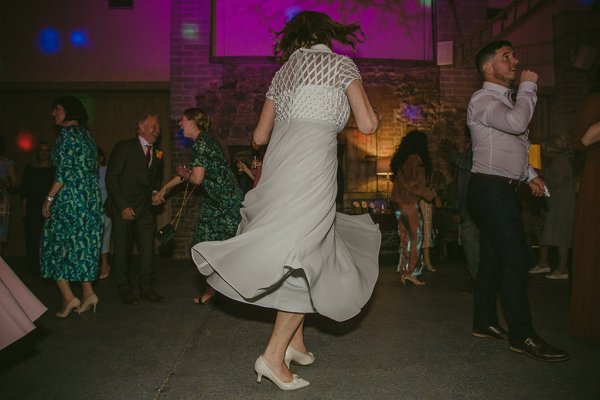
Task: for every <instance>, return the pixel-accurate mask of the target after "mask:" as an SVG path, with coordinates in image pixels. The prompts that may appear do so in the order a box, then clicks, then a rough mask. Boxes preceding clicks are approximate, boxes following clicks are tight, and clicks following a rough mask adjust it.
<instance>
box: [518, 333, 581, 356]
mask: <svg viewBox="0 0 600 400" xmlns="http://www.w3.org/2000/svg"><path fill="white" fill-rule="evenodd" d="M508 348H509V349H510V350H512V351H514V352H516V353H524V354H526V355H528V356H529V357H531V358H535V359H536V360H538V361H567V360H568V359H569V357H570V356H569V353H567V352H566V351H564V350H561V349H557V348H556V347H554V346H552V345H550V344H548V343H546V342H545V341H544V339H542V338H541V337H539V336H532V337H529V338H526V339H524V340H520V341H510V342H509V345H508Z"/></svg>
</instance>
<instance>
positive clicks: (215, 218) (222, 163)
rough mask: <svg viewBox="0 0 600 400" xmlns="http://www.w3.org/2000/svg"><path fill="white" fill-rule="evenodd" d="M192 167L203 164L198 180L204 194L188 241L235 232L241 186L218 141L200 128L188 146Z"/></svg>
mask: <svg viewBox="0 0 600 400" xmlns="http://www.w3.org/2000/svg"><path fill="white" fill-rule="evenodd" d="M193 167H204V168H205V172H204V180H203V181H202V183H201V184H200V186H201V187H202V189H204V193H205V194H204V199H203V201H202V206H201V208H200V220H199V221H198V224H197V225H196V230H195V232H194V237H193V239H192V245H195V244H197V243H200V242H206V241H213V240H226V239H229V238H231V237H233V236H235V234H236V232H237V227H238V224H239V222H240V218H241V217H240V208H241V207H242V200H243V195H242V190H241V189H240V187H239V185H238V183H237V180H236V178H235V174H234V173H233V171H232V169H231V168H230V167H229V165H227V160H226V159H225V155H224V154H223V150H222V149H221V145H220V144H219V143H218V142H217V141H216V139H214V138H213V137H212V136H210V135H208V134H207V133H206V132H201V133H200V135H199V136H198V138H197V139H196V141H195V142H194V145H193V146H192V168H193Z"/></svg>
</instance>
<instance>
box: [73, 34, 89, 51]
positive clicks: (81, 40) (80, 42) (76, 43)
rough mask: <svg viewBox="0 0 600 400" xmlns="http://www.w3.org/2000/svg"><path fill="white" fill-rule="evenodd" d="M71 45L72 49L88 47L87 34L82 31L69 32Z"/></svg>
mask: <svg viewBox="0 0 600 400" xmlns="http://www.w3.org/2000/svg"><path fill="white" fill-rule="evenodd" d="M71 44H72V45H73V47H88V45H89V44H90V42H89V40H88V36H87V33H85V32H84V31H73V32H71Z"/></svg>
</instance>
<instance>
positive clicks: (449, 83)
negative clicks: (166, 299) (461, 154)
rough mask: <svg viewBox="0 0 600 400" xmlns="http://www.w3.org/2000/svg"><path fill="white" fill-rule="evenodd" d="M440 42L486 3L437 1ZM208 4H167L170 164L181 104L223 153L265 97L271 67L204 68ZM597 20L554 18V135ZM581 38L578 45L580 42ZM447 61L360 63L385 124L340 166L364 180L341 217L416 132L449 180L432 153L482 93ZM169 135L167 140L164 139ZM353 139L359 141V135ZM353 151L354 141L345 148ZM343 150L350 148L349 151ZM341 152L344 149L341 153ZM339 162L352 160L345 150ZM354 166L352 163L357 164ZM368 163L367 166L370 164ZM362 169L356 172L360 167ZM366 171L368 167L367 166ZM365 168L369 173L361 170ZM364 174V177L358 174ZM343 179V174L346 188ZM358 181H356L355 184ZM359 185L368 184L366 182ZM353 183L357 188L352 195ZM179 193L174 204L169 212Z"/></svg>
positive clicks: (178, 156)
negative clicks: (207, 124)
mask: <svg viewBox="0 0 600 400" xmlns="http://www.w3.org/2000/svg"><path fill="white" fill-rule="evenodd" d="M435 4H436V18H435V24H436V27H437V31H436V35H437V41H447V40H452V41H454V43H455V45H456V44H458V43H459V42H460V39H461V38H462V37H464V36H465V35H467V34H469V33H471V32H473V31H474V30H476V29H477V28H478V27H479V26H481V25H482V24H483V22H484V21H485V12H486V9H485V2H480V1H476V0H458V1H456V0H455V1H451V0H442V1H437V2H435ZM210 15H211V10H210V0H173V1H172V21H171V65H170V68H171V127H172V129H171V133H170V140H171V142H172V149H173V151H172V154H171V159H170V161H171V167H172V171H174V167H175V166H176V165H177V164H183V163H186V162H188V161H189V157H190V153H191V152H190V149H189V148H187V147H185V146H183V145H182V144H181V143H180V139H179V138H178V137H177V136H176V128H177V125H176V121H177V119H178V118H179V115H180V114H181V112H182V111H183V110H184V109H185V108H188V107H193V106H199V107H202V108H204V109H205V110H206V111H207V112H208V114H209V115H211V116H212V118H213V134H214V135H215V136H216V137H217V138H218V139H219V140H220V141H221V143H222V144H223V146H224V148H227V146H244V145H247V144H248V143H249V141H250V137H251V132H252V130H253V129H254V126H255V124H256V122H257V121H258V116H259V113H260V109H261V107H262V104H263V101H264V93H265V92H266V89H267V87H268V84H269V82H270V79H271V77H272V76H273V73H274V72H275V70H276V69H277V65H275V64H270V63H264V64H260V63H258V64H257V63H239V62H236V63H233V62H224V63H211V60H210V23H211V21H210ZM596 17H597V14H595V15H594V14H592V13H588V15H583V14H577V15H576V16H575V15H574V14H565V15H562V16H559V17H557V18H556V21H555V37H556V43H555V64H556V74H557V79H556V82H557V87H556V91H555V93H550V94H549V100H548V101H547V104H548V107H549V110H550V111H549V113H548V114H549V115H548V119H549V123H548V125H549V126H550V127H551V129H552V131H558V130H561V129H562V130H568V129H569V128H570V127H571V126H572V125H573V121H574V118H575V114H576V111H577V107H578V105H579V104H580V103H581V101H582V99H583V97H584V95H585V94H586V93H587V91H588V90H589V87H590V86H591V82H592V81H593V79H594V77H593V76H592V75H593V72H592V71H583V70H577V69H574V68H573V67H572V66H571V61H570V58H571V54H572V52H573V50H574V48H576V47H577V45H581V44H586V43H583V41H585V40H587V41H588V42H589V43H588V44H597V43H600V38H599V36H598V24H597V18H596ZM584 38H585V40H584ZM454 60H455V62H454V64H453V65H450V66H440V67H437V66H435V63H433V64H431V63H409V62H393V61H392V62H384V63H379V64H378V63H373V62H370V61H364V62H363V61H357V64H358V66H359V69H360V70H361V74H362V76H363V80H364V85H365V88H366V90H367V93H368V94H369V97H370V98H371V99H372V101H373V103H374V104H376V105H377V107H378V108H379V110H380V111H381V113H382V115H383V118H384V119H383V123H382V126H381V129H380V131H379V132H378V134H377V136H376V137H375V138H371V139H365V140H362V139H361V140H362V141H356V142H357V143H358V142H360V143H361V144H359V146H363V147H362V148H361V149H359V151H358V152H357V153H356V154H357V155H356V156H352V157H356V159H355V160H352V162H349V163H347V164H350V165H354V166H353V167H351V168H356V169H355V170H350V171H346V172H347V173H349V174H352V173H354V174H357V175H356V176H357V177H360V179H362V180H365V181H362V183H363V184H361V185H355V186H356V187H355V188H354V189H352V190H347V192H346V196H345V197H346V202H345V208H346V210H348V209H350V208H351V205H350V203H351V202H352V200H353V199H359V198H363V199H374V198H385V197H386V196H387V192H386V185H385V181H380V182H377V181H376V179H377V178H376V177H375V176H374V173H371V172H373V171H374V169H373V168H375V167H374V165H372V164H373V160H374V159H375V158H374V157H377V156H379V157H385V156H389V155H391V154H392V152H393V150H394V148H395V146H396V145H397V144H398V143H399V141H400V140H401V137H402V136H403V134H404V133H405V132H406V131H407V130H409V129H413V128H418V129H422V130H424V131H426V132H427V133H428V134H429V138H430V151H431V153H432V159H433V161H434V168H435V172H434V180H435V182H436V183H437V184H438V185H439V186H440V187H441V188H443V187H445V184H446V183H448V182H449V180H450V179H451V174H450V171H449V169H448V167H447V163H446V162H445V160H444V159H443V157H442V156H441V155H440V153H439V152H438V150H437V145H438V143H439V142H440V140H442V139H443V138H450V139H453V138H454V137H456V136H457V135H462V132H463V126H464V123H465V117H466V107H467V104H468V100H469V97H470V96H471V94H472V93H473V92H474V91H475V90H477V89H478V88H479V87H480V86H481V79H480V78H479V76H478V74H477V72H476V70H475V68H474V67H473V66H472V65H473V60H462V54H461V51H460V49H459V48H457V47H455V51H454ZM411 105H417V106H418V107H419V109H420V111H421V113H422V115H421V118H419V119H413V120H410V119H407V118H406V115H405V114H404V111H405V109H406V107H407V106H411ZM352 135H355V136H356V135H358V134H357V132H356V128H355V127H352V126H350V127H349V128H347V129H346V132H345V133H344V134H343V135H341V136H340V138H341V139H340V141H341V143H349V141H351V140H354V139H352V138H351V136H352ZM165 136H167V135H165ZM357 137H358V136H357ZM352 143H353V144H352V145H353V146H354V142H352ZM346 147H349V146H346ZM346 150H347V149H346ZM344 157H346V158H348V157H350V155H349V154H348V153H346V154H345V156H344ZM354 161H356V162H354ZM369 163H371V164H369ZM360 168H362V172H361V171H359V169H360ZM369 168H370V169H369ZM370 170H372V171H371V172H368V171H370ZM365 171H367V172H365ZM349 179H350V178H348V177H347V180H348V182H349V183H351V182H350V180H349ZM354 182H356V179H355V181H354ZM365 182H366V184H365ZM359 186H360V189H357V188H358V187H359ZM181 197H182V195H179V196H176V197H175V198H174V199H173V201H172V202H171V210H172V212H173V211H174V210H176V207H177V206H178V205H179V204H180V199H181ZM200 201H201V196H200V195H199V196H195V197H194V204H193V205H192V206H191V207H188V209H187V210H186V211H185V213H184V217H183V219H182V224H181V225H180V228H179V232H178V240H177V245H176V248H175V249H174V252H173V255H174V257H177V258H181V257H188V256H189V251H188V250H189V247H190V244H191V236H192V233H193V228H194V225H195V224H196V221H197V218H198V207H199V204H200Z"/></svg>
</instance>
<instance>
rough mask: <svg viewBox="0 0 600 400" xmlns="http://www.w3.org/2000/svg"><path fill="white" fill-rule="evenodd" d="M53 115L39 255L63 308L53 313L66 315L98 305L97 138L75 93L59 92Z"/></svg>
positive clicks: (60, 316)
mask: <svg viewBox="0 0 600 400" xmlns="http://www.w3.org/2000/svg"><path fill="white" fill-rule="evenodd" d="M52 116H53V117H54V120H55V122H56V125H58V126H60V127H61V130H60V133H59V136H58V139H57V140H56V143H55V145H54V150H53V151H52V164H53V165H54V166H55V167H56V175H55V177H54V183H52V186H50V189H49V190H48V194H47V196H46V199H45V200H44V203H43V204H42V215H43V216H44V217H45V218H46V222H45V225H44V234H43V236H42V242H41V249H40V260H41V264H42V268H41V270H42V277H44V278H51V279H53V280H55V281H56V284H57V286H58V289H59V290H60V294H61V298H62V309H61V311H60V312H58V313H56V316H57V317H59V318H66V317H67V316H68V315H69V314H70V313H71V311H73V310H76V311H77V312H78V313H82V312H84V311H88V310H90V309H92V308H93V310H94V312H95V311H96V305H97V304H98V296H96V294H95V293H94V289H93V287H92V282H93V281H95V280H96V278H97V277H98V257H99V256H100V236H101V235H102V204H101V202H100V188H99V187H98V169H97V166H96V143H95V142H94V138H93V137H92V134H91V133H90V131H89V130H88V129H87V128H86V124H87V121H88V114H87V112H86V110H85V108H84V107H83V104H82V103H81V101H80V100H79V99H78V98H76V97H73V96H63V97H59V98H57V99H56V100H55V101H54V103H53V110H52ZM72 281H75V282H81V288H82V289H83V298H82V300H83V302H81V301H80V300H79V299H78V298H77V297H75V296H74V294H73V292H72V291H71V287H70V282H72Z"/></svg>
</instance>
